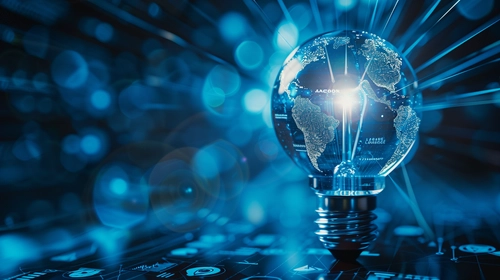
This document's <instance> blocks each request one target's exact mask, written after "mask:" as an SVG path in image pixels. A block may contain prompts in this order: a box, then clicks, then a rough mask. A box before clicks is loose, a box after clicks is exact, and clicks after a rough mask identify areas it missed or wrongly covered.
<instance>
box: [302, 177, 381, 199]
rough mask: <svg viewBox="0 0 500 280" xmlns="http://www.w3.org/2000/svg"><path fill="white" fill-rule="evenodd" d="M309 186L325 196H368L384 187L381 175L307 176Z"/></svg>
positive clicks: (377, 192)
mask: <svg viewBox="0 0 500 280" xmlns="http://www.w3.org/2000/svg"><path fill="white" fill-rule="evenodd" d="M309 186H310V187H311V188H312V189H313V190H314V191H315V192H316V194H318V195H325V196H370V195H376V194H379V193H380V192H381V191H383V190H384V188H385V177H383V176H371V177H368V176H366V177H365V176H356V177H343V176H335V175H334V176H317V175H310V176H309Z"/></svg>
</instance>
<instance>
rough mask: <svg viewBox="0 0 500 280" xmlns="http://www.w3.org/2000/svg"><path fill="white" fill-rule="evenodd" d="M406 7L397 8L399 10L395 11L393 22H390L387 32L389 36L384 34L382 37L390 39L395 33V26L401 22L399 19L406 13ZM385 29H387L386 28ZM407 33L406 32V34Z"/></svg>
mask: <svg viewBox="0 0 500 280" xmlns="http://www.w3.org/2000/svg"><path fill="white" fill-rule="evenodd" d="M404 7H405V5H404V4H402V5H399V6H397V8H396V9H395V10H394V12H393V13H394V14H393V15H392V20H390V21H388V25H387V32H388V34H389V35H384V34H381V35H382V36H384V37H386V36H387V37H389V36H391V35H392V34H394V33H393V29H394V26H395V25H396V24H399V23H400V22H399V21H398V19H399V17H400V16H401V14H402V13H403V11H404ZM384 28H385V27H384ZM405 33H406V32H405Z"/></svg>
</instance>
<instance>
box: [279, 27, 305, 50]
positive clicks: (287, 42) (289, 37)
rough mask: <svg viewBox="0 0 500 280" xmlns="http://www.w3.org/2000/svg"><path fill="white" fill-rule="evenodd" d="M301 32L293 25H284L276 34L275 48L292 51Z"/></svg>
mask: <svg viewBox="0 0 500 280" xmlns="http://www.w3.org/2000/svg"><path fill="white" fill-rule="evenodd" d="M298 40H299V30H298V29H297V27H296V26H295V25H294V24H293V23H289V22H284V23H282V24H281V25H280V26H279V27H278V29H277V30H276V33H275V34H274V46H275V48H276V49H283V50H287V51H290V50H292V49H293V48H295V46H296V45H297V42H298Z"/></svg>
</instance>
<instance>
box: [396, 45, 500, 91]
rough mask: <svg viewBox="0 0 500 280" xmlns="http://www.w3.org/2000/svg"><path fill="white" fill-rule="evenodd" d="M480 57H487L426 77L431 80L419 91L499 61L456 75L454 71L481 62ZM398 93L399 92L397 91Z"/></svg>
mask: <svg viewBox="0 0 500 280" xmlns="http://www.w3.org/2000/svg"><path fill="white" fill-rule="evenodd" d="M497 51H500V49H499V50H497ZM482 56H487V54H484V55H481V56H477V57H474V58H473V59H471V60H469V61H467V62H465V63H463V64H461V65H459V66H457V67H455V68H453V69H450V70H448V71H445V72H444V73H442V74H440V75H438V76H434V77H433V76H432V75H430V76H427V77H432V78H431V79H429V80H427V81H425V82H423V83H422V84H421V85H420V89H426V88H428V87H429V86H431V85H433V84H436V83H440V82H442V81H444V80H448V79H451V78H454V77H457V76H459V75H462V74H465V73H468V72H471V71H473V70H476V69H478V68H480V67H483V66H485V65H488V64H492V63H495V62H498V61H500V58H497V59H495V60H492V61H488V62H485V63H483V64H480V65H478V66H475V67H473V68H470V69H467V70H464V71H461V72H458V73H456V71H459V70H462V69H464V68H467V67H469V66H471V65H474V64H476V63H477V62H479V61H481V58H482ZM488 56H489V55H488ZM427 77H426V78H427ZM398 91H399V90H398Z"/></svg>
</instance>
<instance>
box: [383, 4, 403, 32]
mask: <svg viewBox="0 0 500 280" xmlns="http://www.w3.org/2000/svg"><path fill="white" fill-rule="evenodd" d="M398 3H399V0H396V3H394V7H393V8H392V11H391V13H390V14H389V18H388V19H387V22H386V23H385V25H384V29H382V32H381V33H382V34H384V32H385V29H386V28H387V25H388V24H389V21H391V18H392V15H393V14H394V10H396V7H397V6H398Z"/></svg>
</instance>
